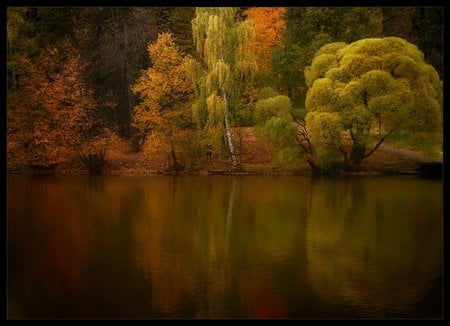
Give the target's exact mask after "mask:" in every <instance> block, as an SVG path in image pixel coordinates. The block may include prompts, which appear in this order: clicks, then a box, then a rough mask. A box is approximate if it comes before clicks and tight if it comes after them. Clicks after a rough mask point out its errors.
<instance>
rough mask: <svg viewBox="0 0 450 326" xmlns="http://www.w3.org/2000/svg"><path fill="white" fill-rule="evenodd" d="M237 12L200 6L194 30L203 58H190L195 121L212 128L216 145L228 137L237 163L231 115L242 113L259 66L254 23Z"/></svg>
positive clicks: (223, 8) (188, 65)
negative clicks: (241, 106) (243, 97)
mask: <svg viewBox="0 0 450 326" xmlns="http://www.w3.org/2000/svg"><path fill="white" fill-rule="evenodd" d="M235 16H236V8H233V7H209V8H196V15H195V18H194V19H193V20H192V31H193V37H194V41H195V44H196V49H197V52H198V53H199V55H200V56H201V57H202V61H201V62H198V61H196V60H194V59H190V60H188V61H187V62H186V65H187V67H188V71H189V76H190V77H191V78H192V80H193V82H194V84H195V90H196V98H197V100H196V102H195V103H194V105H193V115H194V118H195V121H196V122H197V125H198V127H200V128H206V130H208V132H209V134H210V137H211V141H212V143H213V145H215V147H216V148H218V147H220V146H221V144H222V139H223V138H224V137H225V139H226V143H227V145H228V150H229V153H230V155H231V159H232V164H233V167H236V166H237V165H238V161H237V159H236V153H235V150H234V145H233V138H232V131H231V123H232V121H231V117H230V116H232V115H235V116H236V115H237V114H238V113H239V112H238V111H239V105H237V103H238V102H239V99H240V97H241V94H242V92H243V90H245V88H246V87H247V85H248V84H247V83H248V81H249V80H251V78H252V76H253V75H254V74H255V72H256V70H257V66H256V62H255V60H254V56H253V53H252V50H251V44H252V42H253V40H254V37H255V34H254V30H253V26H252V24H251V23H250V22H249V21H236V19H235V18H236V17H235ZM230 103H233V104H234V105H233V106H232V105H230Z"/></svg>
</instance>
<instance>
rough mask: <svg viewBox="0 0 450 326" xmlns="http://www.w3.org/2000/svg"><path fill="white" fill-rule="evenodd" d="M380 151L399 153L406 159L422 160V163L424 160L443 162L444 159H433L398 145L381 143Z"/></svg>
mask: <svg viewBox="0 0 450 326" xmlns="http://www.w3.org/2000/svg"><path fill="white" fill-rule="evenodd" d="M378 151H384V152H386V153H391V154H395V155H398V156H400V157H403V158H405V159H409V160H411V161H416V162H420V163H422V162H441V161H442V160H437V159H431V158H429V157H427V156H425V155H423V154H422V153H419V152H415V151H410V150H407V149H400V148H396V147H393V146H390V145H386V144H381V145H380V147H379V148H378Z"/></svg>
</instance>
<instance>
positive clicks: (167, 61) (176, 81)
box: [132, 32, 193, 169]
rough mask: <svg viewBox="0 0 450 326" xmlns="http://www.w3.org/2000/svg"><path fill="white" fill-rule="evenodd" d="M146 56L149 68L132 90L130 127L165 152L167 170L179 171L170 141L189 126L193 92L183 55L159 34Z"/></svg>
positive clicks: (170, 37) (168, 35) (165, 35)
mask: <svg viewBox="0 0 450 326" xmlns="http://www.w3.org/2000/svg"><path fill="white" fill-rule="evenodd" d="M148 54H149V56H150V60H151V62H152V66H151V67H149V68H147V69H146V70H144V71H142V74H141V76H140V77H139V78H138V79H137V80H136V83H135V84H134V85H133V86H132V90H133V92H134V93H135V94H139V97H140V99H141V101H140V104H138V105H137V106H135V107H134V110H133V125H134V126H135V127H136V128H137V129H138V130H139V132H140V133H141V134H142V135H143V137H145V138H147V137H148V136H149V135H150V134H152V135H153V136H154V137H153V140H154V141H157V142H159V143H160V145H162V147H163V148H164V149H165V150H166V151H167V153H168V155H169V166H170V168H171V169H180V168H181V166H180V164H179V162H178V161H177V157H176V154H175V144H174V141H175V139H176V136H177V135H178V134H179V132H180V130H181V129H183V128H186V127H189V126H190V125H191V123H192V122H191V115H190V110H189V109H190V105H191V101H192V97H193V88H192V84H191V83H190V81H189V80H188V79H187V77H186V73H185V68H184V65H183V63H184V58H185V55H184V53H183V51H182V50H180V48H179V47H178V46H177V45H176V44H175V40H174V37H173V35H172V34H171V33H169V32H163V33H160V34H159V35H158V39H157V40H156V41H155V42H154V43H151V44H149V46H148ZM145 138H144V139H145ZM153 145H155V146H156V144H153Z"/></svg>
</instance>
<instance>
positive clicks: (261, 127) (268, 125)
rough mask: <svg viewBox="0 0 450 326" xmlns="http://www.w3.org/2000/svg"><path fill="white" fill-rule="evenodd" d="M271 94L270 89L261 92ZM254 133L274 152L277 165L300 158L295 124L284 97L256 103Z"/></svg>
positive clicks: (278, 96) (289, 102)
mask: <svg viewBox="0 0 450 326" xmlns="http://www.w3.org/2000/svg"><path fill="white" fill-rule="evenodd" d="M262 93H263V95H264V94H273V92H272V91H271V90H270V89H267V90H265V91H264V92H262ZM254 121H255V123H256V125H255V133H256V136H257V137H258V138H259V139H261V140H262V141H263V142H264V143H265V144H266V145H268V146H270V147H272V148H273V149H275V150H276V153H275V157H274V159H275V161H276V162H277V163H278V164H287V165H289V164H293V163H294V162H296V161H297V160H298V159H299V157H300V151H299V149H298V145H297V139H296V136H297V124H296V123H295V122H294V120H293V117H292V105H291V101H290V99H289V98H288V97H287V96H285V95H277V96H275V97H269V98H266V99H261V100H259V101H258V102H256V106H255V112H254Z"/></svg>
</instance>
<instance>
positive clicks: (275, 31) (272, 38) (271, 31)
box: [244, 7, 286, 72]
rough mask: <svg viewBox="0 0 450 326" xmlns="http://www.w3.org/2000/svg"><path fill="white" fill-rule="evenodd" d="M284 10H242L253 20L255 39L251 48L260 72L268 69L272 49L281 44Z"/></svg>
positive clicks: (284, 23)
mask: <svg viewBox="0 0 450 326" xmlns="http://www.w3.org/2000/svg"><path fill="white" fill-rule="evenodd" d="M285 12H286V8H282V7H281V8H277V7H252V8H250V9H247V10H246V11H245V12H244V14H245V15H246V16H247V18H248V19H250V20H251V21H253V26H254V29H255V35H256V39H255V42H254V44H253V46H252V48H253V51H254V53H255V55H256V58H257V63H258V69H259V71H260V72H264V71H267V70H268V69H269V63H270V58H271V56H272V50H273V49H274V48H276V47H278V46H280V44H281V41H282V37H283V34H284V31H285V29H286V21H285V20H284V18H283V17H284V14H285Z"/></svg>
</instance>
